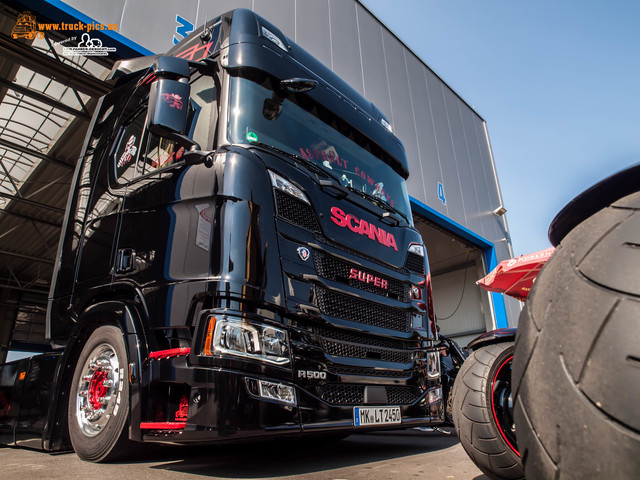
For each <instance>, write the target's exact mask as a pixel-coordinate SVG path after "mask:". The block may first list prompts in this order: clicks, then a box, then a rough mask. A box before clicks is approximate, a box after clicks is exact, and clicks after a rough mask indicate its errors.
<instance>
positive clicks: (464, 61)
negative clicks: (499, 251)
mask: <svg viewBox="0 0 640 480" xmlns="http://www.w3.org/2000/svg"><path fill="white" fill-rule="evenodd" d="M361 1H362V3H364V4H365V5H366V6H367V8H369V9H370V10H371V11H372V12H373V13H374V14H375V15H376V16H377V17H378V18H379V19H380V20H381V21H382V22H383V23H384V24H385V25H387V27H389V29H390V30H391V31H393V32H394V33H395V34H396V35H397V36H398V37H399V38H400V39H401V40H402V41H403V42H404V43H405V44H406V45H407V46H408V47H409V48H410V49H411V50H413V51H414V52H415V53H416V54H417V55H418V56H419V57H420V58H421V59H422V60H423V61H424V62H425V63H426V64H427V65H428V66H429V67H430V68H431V69H432V70H433V71H434V72H435V73H437V74H438V75H439V76H440V77H441V78H442V79H443V80H444V81H445V82H446V83H447V84H449V86H451V88H453V89H454V90H455V91H456V92H457V93H458V94H459V95H460V96H461V97H462V98H463V99H464V100H465V101H466V102H467V103H468V104H469V105H471V106H472V107H473V108H474V109H475V110H476V112H477V113H478V114H479V115H480V116H481V117H482V118H484V120H485V121H486V122H487V126H488V129H489V136H490V139H491V145H492V148H493V154H494V159H495V163H496V168H497V171H498V179H499V182H500V187H501V190H502V196H503V201H504V206H505V207H506V209H507V222H508V225H509V230H510V233H511V240H512V244H513V250H514V254H515V255H516V256H517V255H523V254H526V253H531V252H534V251H538V250H542V249H544V248H547V247H548V246H549V245H550V244H549V241H548V239H547V231H548V228H549V224H550V223H551V221H552V220H553V218H554V217H555V215H556V214H557V213H558V212H559V211H560V210H561V209H562V207H564V206H565V205H566V204H567V203H568V202H569V201H570V200H571V199H572V198H573V197H575V196H576V195H578V194H579V193H580V192H582V191H583V190H585V189H586V188H588V187H590V186H591V185H593V184H595V183H597V182H598V181H600V180H601V179H603V178H605V177H607V176H609V175H611V174H613V173H615V172H617V171H620V170H622V169H624V168H625V167H628V166H630V165H633V164H635V163H638V162H640V93H639V89H640V0H608V1H605V0H598V1H596V0H583V1H574V0H536V1H533V0H361Z"/></svg>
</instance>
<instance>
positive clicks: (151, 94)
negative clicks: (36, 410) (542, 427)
mask: <svg viewBox="0 0 640 480" xmlns="http://www.w3.org/2000/svg"><path fill="white" fill-rule="evenodd" d="M110 81H111V82H112V83H113V85H114V89H113V91H112V92H111V93H109V94H108V95H106V96H105V97H103V98H102V99H101V100H100V101H99V103H98V106H97V108H96V111H95V115H94V117H93V120H92V123H91V125H90V128H89V132H88V134H87V137H86V140H85V146H84V150H83V155H82V157H81V158H80V159H79V162H78V166H77V169H76V173H75V178H74V181H73V184H72V189H71V193H70V197H69V200H68V207H67V219H66V221H65V224H64V225H63V231H62V234H61V241H60V245H59V253H58V259H57V264H56V269H55V273H54V277H53V279H52V287H51V293H50V299H49V306H48V313H47V335H48V338H50V339H51V342H52V345H54V346H55V347H56V348H57V350H56V352H58V353H54V354H49V356H48V357H47V361H48V362H49V364H51V362H56V363H55V365H56V367H55V368H49V369H47V371H51V370H53V378H52V380H51V381H50V382H49V383H50V389H49V391H48V395H50V399H51V401H50V402H48V403H45V405H46V406H45V407H43V411H42V418H43V420H42V421H41V422H40V423H39V425H42V428H41V429H40V430H38V429H35V430H34V432H36V433H34V435H37V434H39V435H41V438H42V446H43V448H45V449H49V450H55V449H60V448H65V447H66V446H68V445H69V444H71V445H72V446H73V448H74V449H75V450H76V452H77V453H78V455H79V456H80V457H81V458H83V459H85V460H90V461H103V460H108V459H112V458H115V457H117V456H118V455H119V454H120V453H122V452H123V451H125V450H127V449H128V448H129V447H130V444H131V442H172V443H188V442H224V441H237V440H246V439H256V438H265V439H266V438H273V437H282V436H298V435H335V436H340V435H348V434H350V433H353V432H355V431H366V430H370V429H381V428H403V427H412V426H429V425H435V424H440V423H442V422H443V420H444V408H443V400H442V396H443V395H442V385H441V376H440V361H439V356H438V351H437V347H435V346H434V344H435V343H436V341H437V332H436V328H435V318H434V314H433V306H432V302H431V287H430V276H429V269H428V262H427V257H426V251H425V247H424V245H423V242H422V239H421V237H420V235H419V234H418V232H417V231H416V229H415V228H414V227H413V221H412V216H411V210H410V204H409V198H408V194H407V189H406V184H405V179H406V178H407V176H408V169H407V159H406V156H405V151H404V148H403V146H402V144H401V142H400V141H399V140H398V138H397V137H396V136H395V135H394V134H393V133H392V131H391V130H392V128H391V125H390V124H389V122H388V121H387V119H386V118H385V117H384V115H382V113H381V112H380V111H379V110H378V109H377V108H376V107H375V106H373V105H372V104H371V103H370V102H368V101H366V100H365V99H364V98H363V97H361V96H360V95H359V94H358V93H357V92H356V91H355V90H353V89H352V88H351V87H349V86H348V85H347V84H346V83H344V82H343V81H342V80H340V79H339V78H338V77H337V76H336V75H335V74H334V73H332V72H331V71H330V70H329V69H328V68H326V67H324V66H323V65H322V64H320V63H319V62H318V61H317V60H316V59H314V58H313V57H312V56H311V55H309V54H308V53H307V52H305V51H304V50H303V49H302V48H300V47H299V46H297V45H296V44H295V43H293V42H292V41H290V40H289V39H288V38H286V37H285V36H284V35H283V34H282V33H281V32H280V31H279V30H278V29H277V28H276V27H275V26H273V25H272V24H270V23H269V22H267V21H265V20H264V19H262V18H261V17H259V16H257V15H256V14H254V13H253V12H251V11H249V10H234V11H233V12H229V13H228V14H225V15H222V16H220V17H218V18H216V19H213V20H211V21H210V22H208V23H207V24H206V25H204V26H203V27H201V28H200V29H198V30H196V32H194V33H193V34H191V35H190V36H189V37H187V38H186V39H185V40H183V41H182V42H181V43H179V44H178V45H176V46H175V47H174V48H173V49H172V50H171V51H170V52H169V53H168V54H167V55H164V56H152V57H143V58H137V59H133V60H126V61H121V62H119V63H118V64H116V66H115V67H114V69H113V71H112V74H111V79H110ZM37 361H38V360H37V359H33V360H32V362H37ZM14 370H15V373H16V375H19V373H20V372H18V370H20V368H14ZM43 371H44V370H43ZM31 377H32V376H29V375H26V380H27V381H29V379H30V378H31ZM16 378H17V377H16ZM34 378H35V377H34ZM17 381H18V380H17V379H16V382H17ZM34 381H42V380H37V379H35V380H34ZM12 415H19V412H18V413H16V412H15V410H14V412H12ZM19 424H20V422H19V421H16V422H14V432H13V435H14V437H13V438H14V440H15V438H17V437H18V436H19V435H18V434H19V432H18V430H19V428H18V427H16V425H19ZM5 425H6V423H5ZM3 438H5V439H6V438H7V437H6V435H5V437H3Z"/></svg>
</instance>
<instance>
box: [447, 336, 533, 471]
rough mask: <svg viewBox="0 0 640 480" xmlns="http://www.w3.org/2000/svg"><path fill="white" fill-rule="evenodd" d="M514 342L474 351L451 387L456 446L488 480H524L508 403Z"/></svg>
mask: <svg viewBox="0 0 640 480" xmlns="http://www.w3.org/2000/svg"><path fill="white" fill-rule="evenodd" d="M512 359H513V343H511V342H509V343H498V344H494V345H488V346H486V347H482V348H479V349H477V350H474V351H473V352H472V353H471V355H470V356H469V358H467V359H466V360H465V362H464V363H463V364H462V368H461V369H460V372H459V373H458V376H457V377H456V380H455V383H454V385H453V423H454V425H455V427H456V433H457V434H458V438H459V439H460V443H461V444H462V446H463V447H464V449H465V451H466V452H467V454H468V455H469V456H470V457H471V459H472V460H473V461H474V463H475V464H476V465H477V466H478V468H479V469H480V470H482V472H483V473H484V474H485V475H487V476H488V477H490V478H493V479H519V478H524V473H523V470H522V465H521V463H520V456H519V454H518V450H517V446H516V438H515V428H514V424H513V417H512V403H511V362H512Z"/></svg>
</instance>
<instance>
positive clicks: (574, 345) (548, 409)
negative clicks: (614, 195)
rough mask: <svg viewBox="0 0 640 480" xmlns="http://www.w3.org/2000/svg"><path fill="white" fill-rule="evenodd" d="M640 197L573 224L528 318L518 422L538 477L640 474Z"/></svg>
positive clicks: (519, 365)
mask: <svg viewBox="0 0 640 480" xmlns="http://www.w3.org/2000/svg"><path fill="white" fill-rule="evenodd" d="M638 272H640V192H638V193H634V194H631V195H628V196H626V197H624V198H622V199H620V200H618V201H615V202H613V203H612V204H611V205H609V206H607V207H606V208H603V209H601V210H599V211H597V212H596V213H595V214H593V215H591V216H590V217H588V218H586V219H585V220H584V221H582V222H581V223H579V224H578V225H577V226H576V227H574V228H573V229H572V230H571V231H570V232H569V233H568V234H567V235H566V236H565V237H564V238H563V239H562V241H561V242H560V244H559V245H558V246H557V248H556V251H555V253H554V254H553V256H552V257H551V258H550V259H549V260H548V262H547V264H546V265H545V266H544V268H543V269H542V271H541V272H540V274H539V275H538V277H537V279H536V281H535V284H534V287H533V289H532V291H531V294H530V296H529V299H528V300H527V303H526V306H525V309H524V310H523V311H522V313H521V315H520V321H519V325H518V332H517V336H516V349H515V357H514V364H513V379H514V402H515V406H514V417H515V423H516V428H517V432H518V448H519V450H520V453H521V455H522V461H523V464H524V469H525V474H526V476H527V478H532V479H541V480H544V479H555V480H559V479H573V478H575V479H584V478H589V479H594V478H598V479H612V478H616V479H631V478H638V472H640V409H639V408H638V399H639V398H640V328H639V326H638V321H639V319H640V275H639V274H638Z"/></svg>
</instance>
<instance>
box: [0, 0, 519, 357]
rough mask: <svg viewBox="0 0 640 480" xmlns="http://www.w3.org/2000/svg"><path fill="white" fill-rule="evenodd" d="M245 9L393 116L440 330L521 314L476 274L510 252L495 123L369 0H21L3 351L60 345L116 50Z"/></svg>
mask: <svg viewBox="0 0 640 480" xmlns="http://www.w3.org/2000/svg"><path fill="white" fill-rule="evenodd" d="M234 8H249V9H252V10H254V11H255V12H257V13H258V14H259V15H261V16H263V17H264V18H266V19H267V20H269V21H270V22H272V23H273V24H274V25H276V26H278V27H279V28H280V29H281V30H282V32H283V33H284V34H285V35H287V36H288V37H290V38H291V39H292V40H293V41H295V42H296V43H298V44H299V45H301V46H302V47H303V48H305V49H307V50H308V51H309V52H310V53H311V54H312V55H313V56H314V57H316V58H317V59H319V60H320V61H321V62H323V63H324V64H325V65H327V66H328V67H329V68H331V69H332V70H333V71H334V72H336V73H337V74H338V75H339V76H341V77H342V78H343V79H344V80H345V81H346V82H347V83H349V84H350V85H351V86H352V87H354V88H355V89H356V90H357V91H358V92H359V93H361V94H362V95H363V96H364V97H366V98H367V99H368V100H370V101H371V102H373V103H374V104H375V105H376V106H378V107H379V108H380V109H381V110H382V111H383V112H384V114H385V115H386V116H387V118H388V119H389V120H390V121H391V124H392V126H393V130H394V132H395V133H396V135H398V136H399V137H400V139H401V140H402V141H403V143H404V145H405V148H406V152H407V156H408V159H409V166H410V172H411V175H410V177H409V179H408V190H409V195H410V198H411V205H412V209H413V213H414V220H415V224H416V226H417V228H418V229H419V231H420V233H421V234H422V236H423V238H424V240H425V244H426V246H427V251H428V256H429V262H430V266H431V273H432V281H433V288H434V303H435V311H436V315H437V318H438V320H439V325H440V328H441V331H442V333H444V334H447V335H449V336H451V337H453V338H454V339H456V340H457V341H459V342H460V343H461V344H462V345H466V343H467V342H468V341H469V340H471V339H472V338H474V337H475V336H477V335H478V334H480V333H482V332H485V331H487V330H491V329H494V328H500V327H506V326H513V325H515V324H516V323H517V318H518V315H519V312H520V304H519V302H517V301H515V300H513V299H508V298H504V297H503V296H502V295H501V294H490V293H487V292H485V291H484V290H481V289H480V288H479V287H478V286H477V285H476V284H475V282H476V280H478V279H479V278H481V277H483V276H484V275H485V274H486V273H488V272H489V271H490V270H491V269H492V268H493V267H494V266H495V265H497V263H498V262H499V261H501V260H504V259H507V258H510V257H511V256H512V250H511V243H510V236H509V231H508V226H507V220H506V215H505V208H504V205H503V202H502V198H501V194H500V186H499V182H498V177H497V174H496V169H495V164H494V159H493V156H492V151H491V144H490V140H489V134H488V129H487V124H486V122H485V120H484V119H483V118H482V117H481V116H480V115H479V114H478V113H477V112H475V110H474V109H473V108H471V107H470V106H469V105H468V104H467V103H466V102H465V101H464V99H463V98H461V97H460V96H459V95H458V94H457V93H456V92H454V91H453V90H452V89H451V88H450V87H449V86H448V85H447V84H446V82H445V81H444V80H443V79H442V78H440V77H439V76H438V75H436V74H435V73H434V72H433V71H432V70H431V69H430V68H429V67H428V66H427V65H426V64H425V63H424V62H423V61H422V60H421V59H420V58H419V57H417V56H416V55H415V54H414V53H413V52H412V50H411V48H410V47H409V46H407V45H404V44H403V42H402V41H401V40H400V39H399V38H398V37H397V36H396V35H394V33H393V32H391V31H390V30H389V29H388V28H387V27H386V26H385V25H384V24H383V23H382V22H381V21H380V20H379V19H378V18H376V16H375V15H374V14H372V13H371V11H369V10H368V9H367V7H366V6H365V5H364V4H363V3H361V2H360V1H358V0H215V1H213V0H188V1H183V2H173V1H169V0H153V1H152V0H137V1H125V0H114V1H110V2H104V1H98V0H66V1H65V2H62V1H59V0H38V1H29V0H23V1H9V2H4V3H3V4H2V5H1V6H0V9H1V10H0V51H1V52H2V55H1V56H0V102H1V103H0V361H1V360H3V359H4V357H5V355H6V352H7V351H8V350H38V349H40V350H44V349H46V348H48V347H47V345H46V344H45V342H44V313H45V310H46V305H47V296H48V293H49V284H50V277H51V273H52V269H53V265H54V261H55V258H56V254H57V246H58V238H59V235H60V228H61V226H62V222H63V219H64V210H65V205H66V200H67V194H68V189H69V185H70V183H71V178H72V176H73V172H74V166H75V164H76V161H77V158H78V155H79V153H80V149H81V147H82V142H83V138H84V134H85V132H86V129H87V127H88V126H89V121H90V118H91V113H92V108H93V106H94V104H95V101H96V99H97V98H99V97H100V96H101V95H103V94H105V93H106V92H107V91H108V90H109V86H108V85H107V84H106V83H105V82H104V81H103V80H104V78H105V77H106V76H107V74H108V72H109V71H110V69H111V67H112V65H113V63H114V61H116V60H118V59H121V58H131V57H134V56H139V55H152V54H156V53H164V52H166V51H167V50H169V48H171V47H172V46H173V45H174V43H177V41H179V40H181V39H182V38H183V37H185V36H186V35H188V34H189V33H190V32H191V31H193V30H194V28H195V27H196V26H198V25H200V24H202V23H204V22H205V21H206V20H208V19H211V18H213V17H215V16H217V15H219V14H221V13H224V12H226V11H228V10H231V9H234ZM83 48H84V50H83ZM99 51H100V52H101V53H100V54H98V52H99ZM443 73H444V74H445V75H446V72H443Z"/></svg>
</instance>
